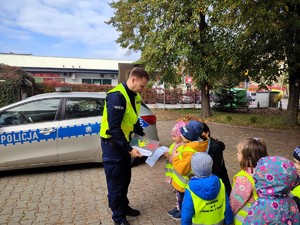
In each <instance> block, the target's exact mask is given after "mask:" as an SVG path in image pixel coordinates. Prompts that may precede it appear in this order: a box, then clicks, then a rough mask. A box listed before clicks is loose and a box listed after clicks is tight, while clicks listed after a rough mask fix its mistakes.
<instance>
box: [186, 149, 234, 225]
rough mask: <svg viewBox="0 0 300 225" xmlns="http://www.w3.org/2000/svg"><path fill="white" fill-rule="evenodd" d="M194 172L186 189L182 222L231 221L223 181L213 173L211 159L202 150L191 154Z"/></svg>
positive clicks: (209, 222)
mask: <svg viewBox="0 0 300 225" xmlns="http://www.w3.org/2000/svg"><path fill="white" fill-rule="evenodd" d="M191 165H192V171H193V174H194V175H195V176H194V177H193V178H192V179H191V180H190V182H189V185H188V187H187V188H186V190H185V194H184V199H183V203H182V211H181V225H191V224H232V223H233V213H232V211H231V208H230V203H229V200H228V196H227V194H226V190H225V186H224V184H223V182H222V180H221V179H220V178H219V177H218V176H216V175H213V174H212V168H213V160H212V158H211V157H210V156H209V155H208V154H206V153H203V152H198V153H195V154H194V155H193V156H192V161H191Z"/></svg>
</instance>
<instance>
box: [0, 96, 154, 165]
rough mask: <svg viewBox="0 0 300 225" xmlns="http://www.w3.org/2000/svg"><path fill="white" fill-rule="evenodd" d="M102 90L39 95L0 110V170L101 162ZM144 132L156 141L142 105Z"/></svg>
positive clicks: (151, 118)
mask: <svg viewBox="0 0 300 225" xmlns="http://www.w3.org/2000/svg"><path fill="white" fill-rule="evenodd" d="M105 96H106V93H104V92H97V93H95V92H55V93H48V94H40V95H36V96H33V97H30V98H27V99H25V100H22V101H19V102H17V103H14V104H11V105H8V106H5V107H2V108H0V171H3V170H11V169H21V168H33V167H42V166H54V165H66V164H77V163H88V162H101V161H102V151H101V145H100V136H99V130H100V124H101V118H102V113H103V107H104V99H105ZM139 121H140V124H141V126H142V127H143V128H144V132H145V134H146V136H147V137H148V138H150V139H153V140H158V135H157V129H156V116H155V115H153V113H152V112H151V110H150V109H149V108H148V107H147V106H146V105H145V104H143V105H142V107H141V113H140V118H139Z"/></svg>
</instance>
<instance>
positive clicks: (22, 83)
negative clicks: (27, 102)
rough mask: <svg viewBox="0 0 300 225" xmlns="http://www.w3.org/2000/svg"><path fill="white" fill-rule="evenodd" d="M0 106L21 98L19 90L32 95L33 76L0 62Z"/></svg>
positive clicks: (33, 86)
mask: <svg viewBox="0 0 300 225" xmlns="http://www.w3.org/2000/svg"><path fill="white" fill-rule="evenodd" d="M0 80H1V82H0V90H1V98H0V107H1V106H5V105H8V104H11V103H14V102H16V101H19V100H20V99H21V91H22V92H25V93H26V95H27V96H32V95H33V94H34V91H35V81H34V79H33V77H32V76H31V75H30V74H29V73H26V72H25V71H23V70H22V69H21V68H18V67H13V66H7V65H4V64H0Z"/></svg>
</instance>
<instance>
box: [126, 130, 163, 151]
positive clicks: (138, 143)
mask: <svg viewBox="0 0 300 225" xmlns="http://www.w3.org/2000/svg"><path fill="white" fill-rule="evenodd" d="M129 144H130V145H131V147H133V148H136V149H137V150H139V152H140V153H141V154H142V155H144V156H150V155H152V154H153V153H154V152H155V150H156V149H157V148H158V147H159V141H155V140H152V139H149V138H147V137H142V136H140V135H137V134H134V136H133V138H132V140H131V141H130V143H129Z"/></svg>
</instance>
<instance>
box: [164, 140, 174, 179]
mask: <svg viewBox="0 0 300 225" xmlns="http://www.w3.org/2000/svg"><path fill="white" fill-rule="evenodd" d="M174 146H175V143H173V144H171V146H170V148H169V151H168V152H169V154H170V155H172V153H173V148H174ZM173 172H174V167H173V165H172V164H171V163H170V162H169V160H166V166H165V175H166V177H170V178H173Z"/></svg>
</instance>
